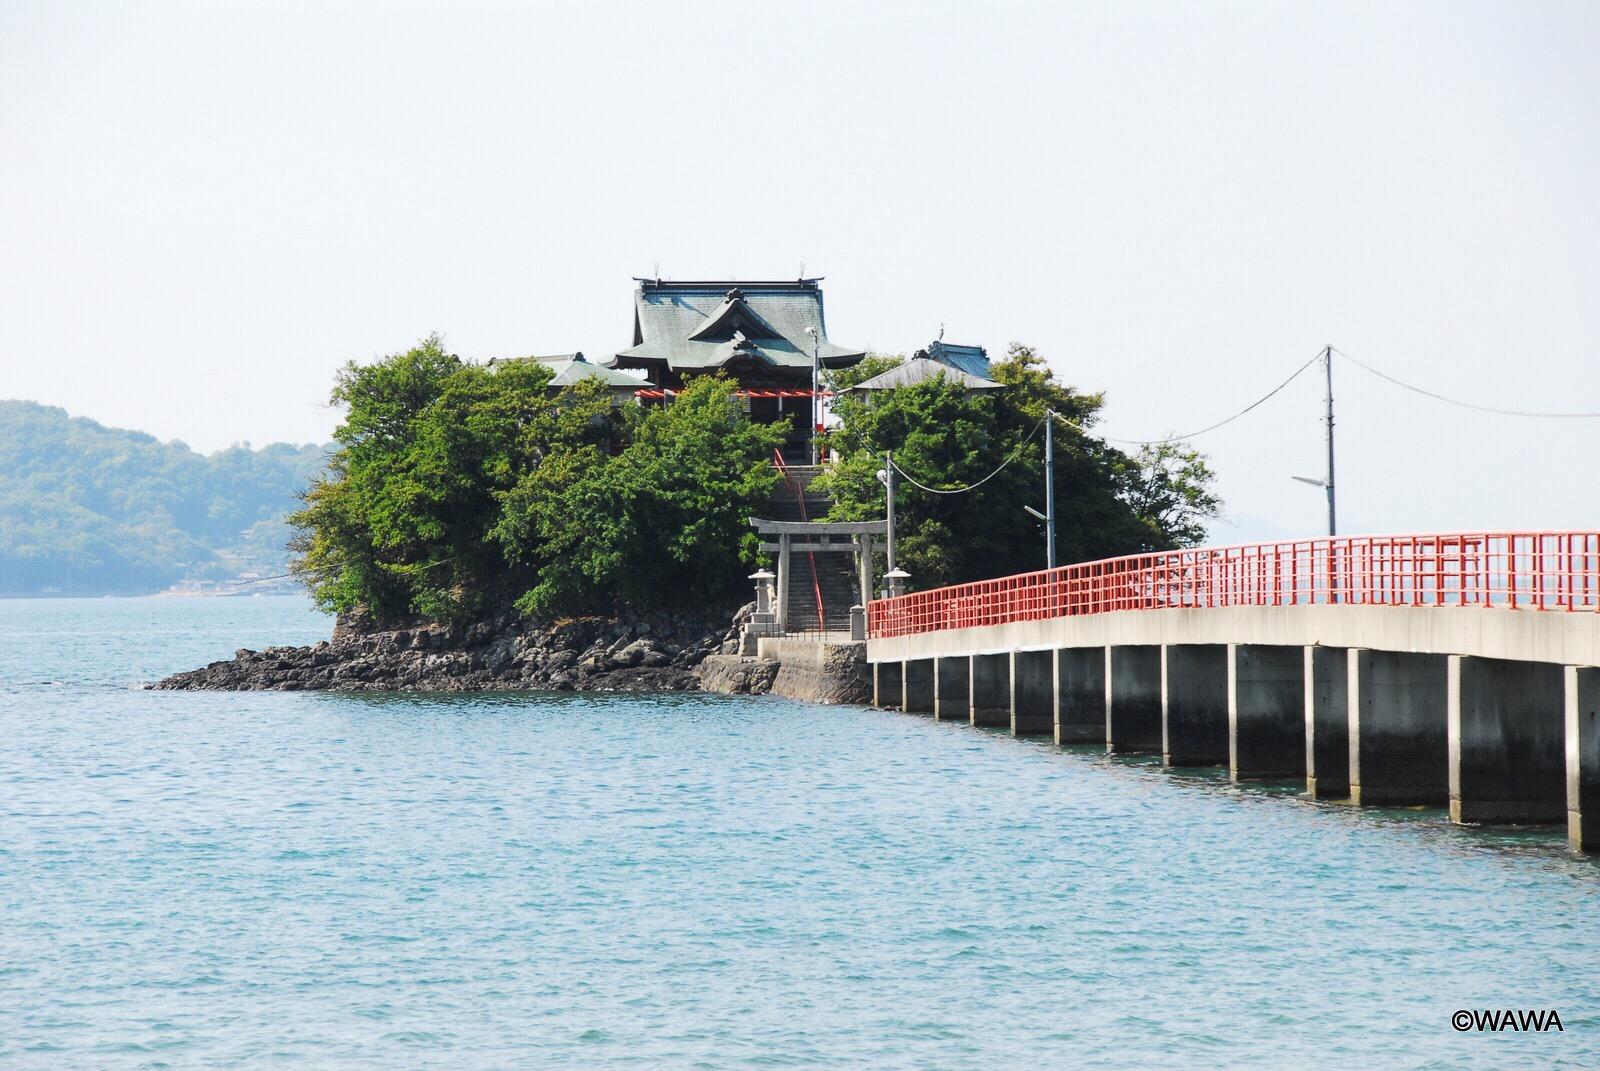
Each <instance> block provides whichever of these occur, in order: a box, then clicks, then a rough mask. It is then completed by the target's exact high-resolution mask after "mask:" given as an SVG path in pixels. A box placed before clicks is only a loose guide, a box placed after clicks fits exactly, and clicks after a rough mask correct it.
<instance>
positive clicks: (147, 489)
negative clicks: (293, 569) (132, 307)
mask: <svg viewBox="0 0 1600 1071" xmlns="http://www.w3.org/2000/svg"><path fill="white" fill-rule="evenodd" d="M323 455H324V448H323V447H321V446H316V445H305V446H290V445H287V444H284V443H274V444H273V445H271V446H267V447H263V448H261V449H259V450H252V449H248V448H246V447H237V446H236V447H233V448H231V449H228V450H222V451H219V452H217V453H215V454H211V455H209V456H208V455H205V454H197V453H195V452H194V451H193V450H191V449H189V447H188V446H186V445H185V444H183V443H181V442H176V441H174V442H167V443H163V442H160V441H158V440H157V439H156V438H155V437H154V436H151V435H146V434H144V433H143V432H138V431H124V430H122V429H119V428H107V427H102V426H101V425H99V424H97V423H95V422H94V421H92V420H87V419H84V418H83V417H70V416H68V415H67V414H66V412H65V411H64V410H61V409H56V408H52V407H50V406H44V405H39V404H38V403H36V402H21V401H0V594H6V595H38V594H63V595H100V594H135V593H141V592H154V591H161V590H164V589H166V588H168V587H171V586H172V585H174V584H177V583H180V582H186V581H203V580H228V579H233V578H236V577H239V576H241V575H247V574H254V575H257V576H271V575H274V574H278V573H282V572H284V571H285V567H286V564H287V559H288V554H287V551H286V550H285V549H284V543H285V541H286V540H287V539H288V536H289V531H288V529H287V527H286V526H285V525H284V524H283V517H284V515H285V514H286V513H288V512H289V511H290V510H291V509H294V508H295V507H296V505H297V503H296V499H295V495H296V493H297V492H299V491H300V490H301V489H302V488H303V487H305V485H306V482H307V481H308V480H309V479H310V477H311V476H312V474H313V473H315V472H316V471H318V470H319V469H320V468H321V467H322V465H323V461H324V457H323Z"/></svg>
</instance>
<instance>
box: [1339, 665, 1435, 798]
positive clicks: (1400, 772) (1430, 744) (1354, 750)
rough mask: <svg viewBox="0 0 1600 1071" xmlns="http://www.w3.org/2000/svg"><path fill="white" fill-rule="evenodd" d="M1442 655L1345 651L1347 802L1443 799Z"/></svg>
mask: <svg viewBox="0 0 1600 1071" xmlns="http://www.w3.org/2000/svg"><path fill="white" fill-rule="evenodd" d="M1448 657H1449V656H1447V655H1436V654H1408V653H1402V652H1397V651H1372V650H1367V649H1365V648H1351V649H1350V655H1349V658H1350V661H1349V674H1350V677H1349V684H1348V688H1349V702H1350V800H1351V802H1352V803H1356V804H1380V805H1381V804H1418V803H1423V804H1433V805H1435V806H1443V805H1444V804H1445V803H1446V802H1448V801H1449V798H1450V747H1449V741H1448V736H1449V712H1448V709H1447V708H1448V706H1449V702H1448V697H1447V693H1448V691H1449V687H1448V678H1449V666H1448V665H1447V664H1446V660H1447V658H1448Z"/></svg>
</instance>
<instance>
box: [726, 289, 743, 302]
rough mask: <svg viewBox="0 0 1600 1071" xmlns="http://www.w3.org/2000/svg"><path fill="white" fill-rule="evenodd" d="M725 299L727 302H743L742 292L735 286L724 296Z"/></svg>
mask: <svg viewBox="0 0 1600 1071" xmlns="http://www.w3.org/2000/svg"><path fill="white" fill-rule="evenodd" d="M726 298H727V300H729V301H743V300H744V291H743V290H740V289H739V288H738V287H737V286H736V287H733V288H732V289H730V290H729V291H728V293H727V295H726Z"/></svg>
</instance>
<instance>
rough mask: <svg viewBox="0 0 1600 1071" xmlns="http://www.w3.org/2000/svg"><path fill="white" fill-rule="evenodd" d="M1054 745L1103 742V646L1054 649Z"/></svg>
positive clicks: (1104, 699)
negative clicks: (1055, 650)
mask: <svg viewBox="0 0 1600 1071" xmlns="http://www.w3.org/2000/svg"><path fill="white" fill-rule="evenodd" d="M1055 729H1056V744H1057V746H1060V745H1063V744H1104V743H1105V742H1106V649H1105V648H1104V647H1072V648H1068V649H1067V650H1064V651H1057V652H1056V725H1055Z"/></svg>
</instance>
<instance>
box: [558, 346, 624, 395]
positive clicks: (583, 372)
mask: <svg viewBox="0 0 1600 1071" xmlns="http://www.w3.org/2000/svg"><path fill="white" fill-rule="evenodd" d="M539 359H540V361H542V362H544V363H545V364H548V365H549V366H550V370H551V371H552V372H554V373H555V378H553V379H552V380H550V385H551V386H552V387H570V386H572V385H573V384H574V383H577V382H580V381H581V380H585V379H598V380H600V382H602V383H604V384H605V385H606V386H608V387H614V388H617V389H619V390H638V389H640V388H641V387H644V386H646V383H645V381H644V380H642V379H639V378H638V377H637V376H630V375H628V374H627V373H626V372H619V371H617V370H616V369H615V368H607V367H606V366H605V365H600V364H591V363H590V362H589V361H588V360H587V359H586V358H585V357H584V356H583V354H581V353H575V354H573V355H572V357H570V358H568V359H566V360H561V359H557V360H553V361H552V360H546V359H545V358H543V357H541V358H539Z"/></svg>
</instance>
